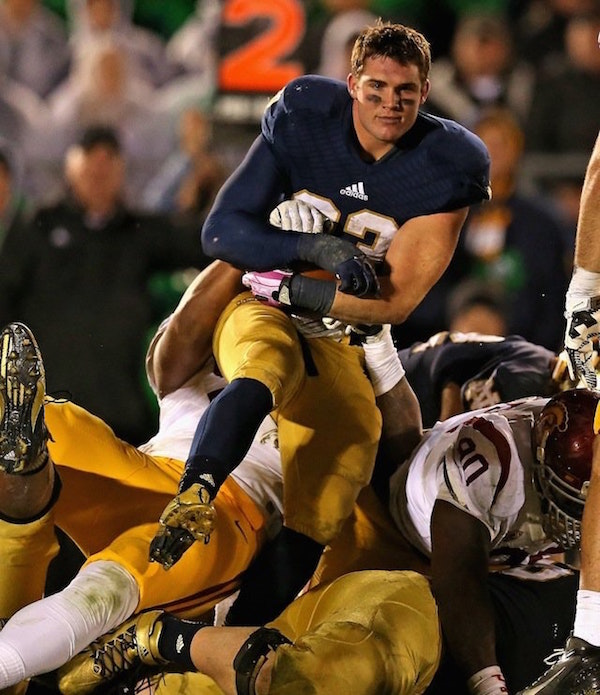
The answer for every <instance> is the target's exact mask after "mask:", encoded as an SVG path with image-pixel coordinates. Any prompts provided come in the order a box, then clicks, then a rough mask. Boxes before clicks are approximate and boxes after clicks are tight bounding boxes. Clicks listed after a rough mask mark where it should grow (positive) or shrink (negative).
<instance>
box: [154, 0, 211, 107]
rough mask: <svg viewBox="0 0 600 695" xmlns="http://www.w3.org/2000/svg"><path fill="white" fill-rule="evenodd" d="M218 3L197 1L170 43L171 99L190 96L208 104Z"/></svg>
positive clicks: (169, 88)
mask: <svg viewBox="0 0 600 695" xmlns="http://www.w3.org/2000/svg"><path fill="white" fill-rule="evenodd" d="M220 21H221V3H220V2H219V0H197V1H196V8H195V10H194V12H193V14H192V15H190V17H189V18H188V19H187V21H186V22H184V24H183V25H182V26H181V27H180V28H179V29H178V30H177V31H176V32H175V33H174V34H173V36H172V37H171V38H170V39H169V41H168V43H167V47H166V56H167V60H168V63H169V66H170V69H171V71H172V72H173V73H174V75H175V77H174V78H173V79H172V80H171V84H170V85H169V87H167V91H168V92H169V93H172V94H174V95H179V94H189V93H193V94H194V95H195V96H196V97H197V98H204V99H205V100H206V101H207V102H208V101H210V99H211V98H212V96H213V94H214V92H215V90H216V85H217V71H218V60H219V56H218V48H217V35H218V30H219V25H220Z"/></svg>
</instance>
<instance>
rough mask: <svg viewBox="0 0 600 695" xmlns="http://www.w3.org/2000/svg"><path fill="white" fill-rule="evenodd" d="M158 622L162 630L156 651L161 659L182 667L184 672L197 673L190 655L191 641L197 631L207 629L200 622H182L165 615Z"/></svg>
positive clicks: (172, 616)
mask: <svg viewBox="0 0 600 695" xmlns="http://www.w3.org/2000/svg"><path fill="white" fill-rule="evenodd" d="M160 622H161V623H162V629H161V631H160V635H159V637H158V651H159V653H160V655H161V656H162V657H163V659H166V660H167V661H169V662H170V663H172V664H177V665H178V666H183V668H184V669H185V670H186V671H197V670H198V669H197V668H196V666H194V662H193V661H192V657H191V654H190V647H191V645H192V639H193V638H194V635H195V634H196V633H197V632H198V630H200V629H202V628H203V627H207V626H208V623H203V622H202V621H201V620H183V619H182V618H177V617H176V616H174V615H170V614H169V613H165V614H164V615H163V616H162V617H161V619H160Z"/></svg>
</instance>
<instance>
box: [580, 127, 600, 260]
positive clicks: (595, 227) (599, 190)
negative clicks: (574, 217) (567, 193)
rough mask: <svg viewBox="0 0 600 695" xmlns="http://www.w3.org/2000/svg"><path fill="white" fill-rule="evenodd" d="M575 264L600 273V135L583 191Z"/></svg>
mask: <svg viewBox="0 0 600 695" xmlns="http://www.w3.org/2000/svg"><path fill="white" fill-rule="evenodd" d="M575 265H576V266H578V267H580V268H585V269H586V270H590V271H593V272H596V273H600V135H599V136H598V138H597V140H596V144H595V145H594V149H593V151H592V155H591V157H590V161H589V164H588V168H587V172H586V175H585V180H584V183H583V189H582V191H581V204H580V208H579V220H578V222H577V241H576V244H575Z"/></svg>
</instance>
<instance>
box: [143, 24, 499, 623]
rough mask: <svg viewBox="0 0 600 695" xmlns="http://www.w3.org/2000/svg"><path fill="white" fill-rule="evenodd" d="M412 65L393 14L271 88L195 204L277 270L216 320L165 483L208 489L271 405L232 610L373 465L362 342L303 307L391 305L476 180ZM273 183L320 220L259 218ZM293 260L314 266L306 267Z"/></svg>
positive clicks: (338, 312)
mask: <svg viewBox="0 0 600 695" xmlns="http://www.w3.org/2000/svg"><path fill="white" fill-rule="evenodd" d="M429 68H430V50H429V44H428V42H427V40H426V39H425V38H424V37H423V36H422V35H421V34H420V33H418V32H416V31H414V30H413V29H410V28H408V27H405V26H402V25H398V24H383V23H379V24H377V25H376V26H372V27H368V28H367V29H365V30H364V31H363V32H362V33H361V35H360V36H359V37H358V39H357V41H356V44H355V46H354V50H353V54H352V64H351V72H350V75H349V76H348V80H347V83H346V84H344V83H342V82H337V81H334V80H329V79H326V78H322V77H317V76H305V77H301V78H298V79H297V80H295V81H293V82H291V83H290V84H289V85H287V86H286V87H285V88H284V89H283V90H282V91H281V92H280V93H279V94H278V95H276V97H274V99H273V100H272V101H271V103H270V104H269V105H268V107H267V109H266V112H265V114H264V117H263V121H262V133H261V135H260V136H259V137H258V138H257V139H256V141H255V143H254V144H253V146H252V147H251V149H250V150H249V152H248V154H247V156H246V158H245V160H244V161H243V162H242V164H241V165H240V167H239V168H238V169H237V170H236V172H235V173H234V174H233V175H232V176H231V178H230V179H229V181H228V182H227V183H226V184H225V186H224V187H223V189H222V190H221V192H220V194H219V196H218V198H217V200H216V202H215V205H214V207H213V209H212V211H211V213H210V214H209V216H208V218H207V220H206V223H205V226H204V229H203V232H202V242H203V247H204V250H205V252H206V253H207V254H209V255H211V256H215V257H218V258H222V259H225V260H228V261H229V262H231V263H232V264H233V265H235V266H236V267H239V268H244V269H251V270H252V271H275V270H277V269H284V270H285V272H280V273H279V274H277V273H274V275H272V276H271V278H270V279H271V282H272V285H271V287H270V288H267V292H266V293H265V287H266V285H265V282H264V278H257V276H256V275H253V274H252V273H251V274H249V275H248V276H247V278H246V282H247V284H248V285H249V286H250V287H251V288H252V289H253V291H254V292H255V294H256V295H257V297H258V298H262V300H263V301H258V300H257V299H255V298H254V297H253V296H252V295H251V294H243V295H241V296H240V297H238V298H236V299H235V300H234V301H233V302H232V303H231V304H230V305H229V306H228V307H227V309H226V311H225V313H224V314H223V316H222V318H221V320H220V321H219V324H218V326H217V331H216V334H215V341H214V351H215V357H216V359H217V362H218V364H219V368H220V370H221V372H222V373H223V374H224V375H225V377H226V378H227V380H228V382H229V386H228V387H227V389H226V390H225V391H224V392H223V393H222V395H221V396H220V397H219V398H218V399H216V400H215V401H214V402H213V403H212V404H211V408H210V409H209V410H208V411H207V412H206V413H205V416H204V417H203V419H202V421H201V422H200V424H199V427H198V430H197V436H196V437H195V440H194V443H193V447H192V451H191V453H190V457H189V458H188V460H187V462H186V469H185V472H184V475H183V477H182V480H181V483H180V491H181V492H183V491H185V490H187V489H189V487H191V486H192V485H193V484H196V483H200V484H201V485H202V486H203V489H202V494H203V495H206V496H207V497H208V498H209V499H210V498H212V497H214V495H215V493H216V491H217V490H218V488H219V486H220V485H221V483H222V481H223V480H225V478H226V477H227V475H228V473H229V472H230V471H231V470H232V469H233V468H235V466H236V465H237V464H238V462H239V461H240V460H241V458H242V457H243V454H244V449H245V446H246V445H247V442H249V441H250V440H251V438H252V436H253V434H254V432H255V430H256V427H257V425H258V423H260V422H261V420H262V419H263V417H264V416H265V415H266V414H268V413H269V412H271V411H272V410H273V409H275V413H276V418H277V422H278V427H279V432H280V442H285V443H284V444H283V445H282V450H281V455H282V460H283V470H284V478H285V480H284V509H285V523H284V529H283V535H282V538H283V540H284V541H285V542H284V543H283V544H282V547H285V548H287V550H285V551H284V550H283V549H280V550H279V551H278V553H277V556H275V555H274V554H273V552H272V551H273V548H275V546H274V545H272V544H270V546H269V550H267V551H266V552H267V553H270V557H265V558H264V560H265V562H264V565H263V566H264V568H265V569H264V571H263V572H260V571H258V569H257V570H256V581H255V582H254V585H253V588H252V589H251V590H250V591H249V592H248V600H247V602H246V607H245V608H243V605H244V604H243V602H242V603H239V604H238V610H237V611H235V612H234V613H233V616H232V613H230V616H232V617H231V620H232V621H236V622H238V623H241V624H243V623H247V622H252V623H256V622H257V618H260V621H261V622H262V621H263V620H264V619H266V618H268V616H269V615H271V616H274V615H276V614H277V613H278V612H279V610H280V609H281V607H282V606H283V605H285V603H286V602H287V601H288V600H289V599H290V598H291V596H293V593H288V594H287V595H278V594H277V592H274V591H273V590H272V587H273V586H275V587H277V586H280V585H283V586H290V588H291V591H292V592H295V591H297V589H299V588H300V587H301V586H302V585H303V583H304V581H305V580H306V579H307V578H308V577H309V576H310V574H311V573H312V571H313V569H314V566H315V564H316V561H317V559H318V557H319V556H320V554H321V551H322V548H323V546H324V545H325V544H326V543H328V542H329V541H330V540H331V539H332V538H334V537H335V535H336V534H337V533H338V532H339V530H340V528H341V526H342V524H343V523H344V520H345V519H346V518H347V517H348V515H349V514H350V512H351V510H352V508H353V504H354V502H355V500H356V498H357V495H358V493H359V491H360V490H361V488H363V487H364V486H365V484H366V483H367V482H368V480H369V479H370V476H371V473H372V469H373V464H374V459H375V453H376V448H377V441H378V437H379V432H380V417H379V414H378V411H377V409H376V408H375V404H374V398H373V393H372V389H371V386H370V384H369V383H368V381H367V380H366V379H365V377H364V373H363V365H362V355H361V352H360V349H359V348H357V347H354V346H351V345H349V344H348V340H347V339H346V338H345V337H344V331H343V326H340V324H339V322H337V323H336V322H334V323H333V324H332V322H329V321H327V322H324V321H322V320H321V318H320V317H333V318H334V319H337V320H339V321H341V322H344V323H364V324H375V323H395V324H399V323H402V321H404V319H405V318H406V317H407V316H408V315H409V314H410V313H411V312H412V311H413V309H414V308H415V307H416V306H417V305H418V304H419V302H420V301H421V300H422V298H423V297H424V296H425V294H426V293H427V292H428V291H429V289H430V288H431V286H432V285H433V284H434V283H435V282H436V281H437V280H438V278H439V277H440V276H441V274H442V273H443V271H444V270H445V268H446V267H447V265H448V263H449V261H450V258H451V256H452V254H453V252H454V249H455V246H456V242H457V239H458V235H459V233H460V229H461V227H462V225H463V223H464V221H465V218H466V215H467V211H468V208H469V206H470V205H473V204H476V203H479V202H481V201H483V200H486V199H487V198H488V197H489V195H490V193H489V181H488V175H489V157H488V154H487V151H486V149H485V147H484V145H483V143H482V142H481V141H480V140H479V139H478V138H477V137H476V136H474V135H473V134H472V133H470V132H469V131H468V130H466V129H464V128H462V127H461V126H460V125H458V124H456V123H454V122H451V121H446V120H443V119H439V118H434V117H431V116H428V115H426V114H424V113H422V112H420V107H421V106H422V105H423V104H424V102H425V100H426V98H427V95H428V92H429V80H428V74H429ZM288 198H292V199H293V200H292V201H291V202H290V203H289V204H288V205H289V206H290V207H291V209H292V210H295V209H299V208H300V206H299V203H305V204H310V205H311V206H313V207H315V208H318V209H319V210H320V211H321V213H323V215H325V216H326V217H327V218H328V219H329V220H330V221H331V223H332V227H333V228H332V231H331V233H316V234H307V233H301V232H303V231H318V229H320V228H325V225H323V224H322V223H321V222H319V223H318V226H316V227H311V226H310V220H309V229H305V227H304V225H302V226H299V225H298V224H296V223H292V222H290V223H289V224H287V223H286V221H285V220H286V218H287V216H283V218H281V217H280V219H278V220H272V222H276V223H277V225H278V226H280V227H282V228H283V229H284V230H285V231H284V232H282V231H281V229H277V228H276V226H277V225H273V224H270V225H269V224H266V223H265V220H266V219H268V212H269V211H270V210H271V208H272V207H273V205H276V204H277V203H278V202H279V201H281V200H282V199H288ZM307 264H308V265H309V267H313V268H314V267H315V266H316V267H318V268H322V269H324V270H326V271H328V272H329V273H330V275H331V277H330V279H322V278H315V277H310V276H307V275H306V274H304V273H303V272H302V271H304V270H306V267H307ZM375 268H376V270H375ZM287 269H289V270H287ZM292 271H295V272H292ZM265 300H266V301H265ZM272 304H277V305H279V306H272ZM281 307H283V308H284V309H285V310H286V312H285V313H284V312H283V311H281V310H280V308H281ZM290 314H292V316H291V317H290ZM301 314H303V315H305V314H308V315H310V316H311V317H312V319H313V320H311V321H306V319H305V318H300V316H299V315H301ZM315 315H316V319H315ZM294 316H298V319H295V318H294ZM334 324H335V325H334ZM333 413H335V417H333V415H332V414H333ZM192 541H193V539H192V538H191V537H190V535H189V534H185V533H184V531H183V530H182V532H181V533H179V534H175V533H174V532H173V531H172V530H169V529H167V528H166V527H165V528H164V529H163V530H162V531H161V532H159V534H158V535H157V538H156V539H155V541H154V542H153V547H152V556H153V558H154V559H155V560H157V561H158V562H161V563H163V564H165V565H166V564H169V563H172V562H174V561H176V560H177V558H176V557H174V553H173V546H176V548H177V553H178V554H179V555H181V554H182V553H183V552H184V550H185V548H186V547H189V545H190V544H191V542H192ZM290 548H292V550H290ZM282 556H285V557H294V558H295V559H296V563H297V568H298V569H297V571H296V573H295V575H296V577H297V583H296V585H295V586H292V585H291V584H290V582H289V580H287V579H286V581H285V582H280V581H279V580H278V575H277V572H278V571H280V570H281V568H284V567H285V565H286V562H283V561H282V559H281V558H282ZM300 562H303V566H304V569H303V571H302V572H301V571H300V570H299V564H298V563H300ZM255 567H257V568H258V567H259V565H255ZM247 586H248V587H250V586H251V584H250V583H248V584H247ZM257 609H260V611H261V613H256V612H255V610H257Z"/></svg>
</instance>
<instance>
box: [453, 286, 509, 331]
mask: <svg viewBox="0 0 600 695" xmlns="http://www.w3.org/2000/svg"><path fill="white" fill-rule="evenodd" d="M446 313H447V316H448V330H449V331H451V332H453V333H481V334H484V335H500V336H503V335H507V333H508V318H507V313H506V307H505V304H504V298H503V296H502V294H501V293H500V292H499V291H497V290H496V289H495V288H494V286H492V285H490V284H488V283H485V282H481V281H478V280H465V281H464V282H461V283H459V284H458V285H457V286H456V287H455V288H454V289H453V290H452V292H451V293H450V295H449V296H448V303H447V307H446Z"/></svg>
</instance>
